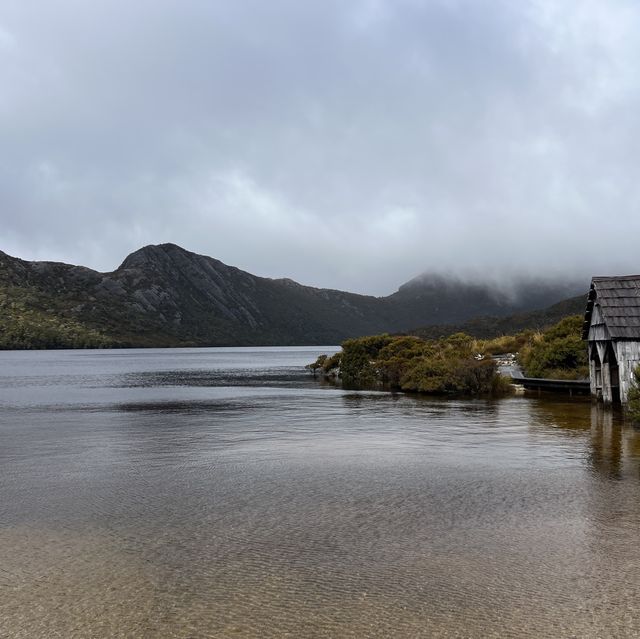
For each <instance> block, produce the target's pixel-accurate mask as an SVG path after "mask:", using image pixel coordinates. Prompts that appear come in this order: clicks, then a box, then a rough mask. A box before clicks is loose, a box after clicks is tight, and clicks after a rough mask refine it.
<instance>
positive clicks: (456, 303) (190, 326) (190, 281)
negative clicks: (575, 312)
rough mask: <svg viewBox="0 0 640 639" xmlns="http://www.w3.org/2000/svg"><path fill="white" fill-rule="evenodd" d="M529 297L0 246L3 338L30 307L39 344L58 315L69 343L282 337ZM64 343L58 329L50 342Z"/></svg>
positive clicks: (499, 305) (161, 251)
mask: <svg viewBox="0 0 640 639" xmlns="http://www.w3.org/2000/svg"><path fill="white" fill-rule="evenodd" d="M547 295H548V297H551V299H550V300H549V301H556V300H557V299H560V298H561V297H562V295H560V294H559V293H558V290H549V291H548V293H547ZM554 295H555V299H553V296H554ZM528 302H530V300H529V299H528V298H527V299H526V303H528ZM526 303H525V305H524V306H523V302H521V301H512V300H510V299H509V298H507V297H506V296H501V295H499V294H497V293H496V292H495V291H493V290H491V289H490V288H489V287H486V286H480V285H469V284H464V283H461V282H452V281H450V280H443V279H439V278H426V279H425V278H421V279H420V278H419V279H417V280H414V281H412V282H410V283H408V284H407V285H405V286H403V287H401V288H400V290H399V291H398V292H397V293H394V294H393V295H390V296H388V297H382V298H376V297H371V296H366V295H357V294H354V293H347V292H343V291H336V290H331V289H317V288H313V287H309V286H302V285H300V284H297V283H296V282H293V281H292V280H288V279H276V280H274V279H268V278H263V277H257V276H255V275H251V274H250V273H247V272H245V271H242V270H240V269H238V268H235V267H232V266H227V265H226V264H223V263H222V262H220V261H219V260H215V259H213V258H211V257H206V256H203V255H197V254H195V253H191V252H189V251H186V250H185V249H182V248H180V247H179V246H176V245H175V244H162V245H158V246H146V247H144V248H141V249H140V250H138V251H136V252H134V253H132V254H131V255H129V256H128V257H127V258H126V259H125V260H124V262H123V263H122V264H121V265H120V266H119V267H118V268H117V269H116V270H115V271H113V272H111V273H98V272H96V271H93V270H91V269H88V268H85V267H81V266H72V265H68V264H61V263H56V262H26V261H24V260H20V259H18V258H14V257H10V256H8V255H6V254H4V253H1V252H0V310H2V317H4V319H3V320H2V319H0V345H1V344H4V346H5V347H7V346H12V345H13V346H14V347H23V346H24V345H25V344H28V343H29V336H28V335H25V334H23V335H22V337H21V338H20V339H22V341H20V340H19V339H18V340H17V341H16V337H15V336H16V335H18V336H20V331H21V330H22V328H24V319H23V320H20V317H22V318H24V317H26V316H27V315H29V314H30V315H29V316H30V317H31V320H30V322H31V323H28V322H27V324H28V326H30V327H31V328H30V329H29V330H30V331H31V333H30V334H31V335H33V331H35V332H36V333H37V329H38V326H40V325H42V326H45V327H47V326H48V327H49V328H47V329H46V330H44V329H43V330H44V333H43V335H44V337H43V336H40V337H38V339H37V340H36V342H37V345H36V346H37V347H38V346H41V345H42V341H44V342H46V341H47V339H48V338H47V337H46V335H48V334H49V333H51V334H52V335H53V333H55V326H57V325H60V326H62V327H66V328H65V331H67V333H69V331H70V334H72V335H75V337H74V338H73V339H70V338H67V344H68V345H69V346H76V345H124V346H185V345H198V346H200V345H219V346H222V345H269V344H282V345H286V344H329V343H337V342H340V341H342V340H344V339H346V338H348V337H354V336H359V335H366V334H374V333H381V332H386V331H389V332H397V331H403V330H407V329H409V328H410V327H412V326H418V325H425V324H433V323H436V322H438V323H449V322H456V321H464V320H466V319H468V318H470V317H474V316H477V315H479V314H484V313H490V314H496V315H505V314H507V313H510V312H514V311H516V310H521V309H522V308H525V307H526ZM3 322H4V323H3ZM21 322H22V324H21ZM49 329H50V330H49ZM23 333H24V331H23ZM3 335H4V341H2V337H3ZM8 335H13V336H14V337H13V338H11V339H9V338H8V337H7V336H8ZM64 344H65V339H63V338H56V339H54V340H53V344H52V345H54V346H59V345H64Z"/></svg>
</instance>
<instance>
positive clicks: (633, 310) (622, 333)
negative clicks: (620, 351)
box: [582, 275, 640, 340]
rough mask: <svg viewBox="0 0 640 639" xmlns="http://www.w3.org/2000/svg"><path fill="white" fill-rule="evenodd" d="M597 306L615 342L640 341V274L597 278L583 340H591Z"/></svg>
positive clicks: (585, 319)
mask: <svg viewBox="0 0 640 639" xmlns="http://www.w3.org/2000/svg"><path fill="white" fill-rule="evenodd" d="M594 305H597V306H599V307H600V312H601V313H602V316H603V318H604V320H605V322H606V324H607V329H608V330H609V334H610V335H611V338H612V339H631V340H640V275H625V276H620V277H594V278H593V279H592V280H591V290H590V291H589V297H588V298H587V310H586V311H585V316H584V324H583V325H582V339H587V336H588V334H589V326H590V325H591V314H592V312H593V307H594Z"/></svg>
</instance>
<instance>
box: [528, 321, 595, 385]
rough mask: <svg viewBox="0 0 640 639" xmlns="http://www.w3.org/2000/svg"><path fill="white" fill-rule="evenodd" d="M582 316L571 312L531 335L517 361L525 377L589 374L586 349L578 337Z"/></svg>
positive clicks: (579, 376) (573, 377)
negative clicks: (542, 330) (552, 324)
mask: <svg viewBox="0 0 640 639" xmlns="http://www.w3.org/2000/svg"><path fill="white" fill-rule="evenodd" d="M581 333H582V317H580V316H579V315H571V316H570V317H565V318H564V319H563V320H561V321H560V322H558V323H557V324H555V325H554V326H552V327H551V328H549V329H547V330H546V331H545V332H544V333H537V334H534V335H532V337H531V339H530V340H529V342H528V343H527V344H526V345H524V347H523V348H522V349H521V350H520V355H519V357H518V360H519V362H520V364H521V365H522V368H523V370H524V373H525V375H526V376H527V377H547V378H550V379H583V378H586V377H588V376H589V366H588V362H587V348H586V345H585V343H584V341H583V340H582V335H581Z"/></svg>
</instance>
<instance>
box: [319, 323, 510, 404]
mask: <svg viewBox="0 0 640 639" xmlns="http://www.w3.org/2000/svg"><path fill="white" fill-rule="evenodd" d="M477 353H478V342H477V340H475V339H474V338H472V337H470V336H469V335H465V334H464V333H456V334H454V335H451V336H449V337H447V338H444V339H440V340H435V341H425V340H423V339H420V338H417V337H407V336H401V337H391V336H389V335H374V336H372V337H364V338H361V339H351V340H347V341H346V342H344V344H343V345H342V355H341V359H340V373H341V377H342V382H343V384H344V385H345V386H346V387H352V388H353V387H355V388H370V387H379V386H386V387H387V388H390V389H392V390H394V389H395V390H405V391H415V392H421V393H435V394H446V393H456V394H466V395H480V394H488V393H501V392H504V391H505V390H506V389H507V388H508V385H505V383H504V380H503V379H502V378H501V377H500V375H498V373H497V371H496V365H495V362H494V361H493V360H492V359H490V358H486V359H484V358H480V359H477ZM334 357H335V356H334ZM327 366H328V360H327V359H326V358H323V359H322V360H321V361H317V362H316V363H315V364H312V365H310V368H311V369H312V370H317V369H318V368H322V369H323V370H325V374H326V369H327ZM314 367H315V368H314Z"/></svg>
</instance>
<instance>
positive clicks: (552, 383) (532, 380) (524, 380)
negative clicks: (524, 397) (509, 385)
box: [511, 375, 591, 395]
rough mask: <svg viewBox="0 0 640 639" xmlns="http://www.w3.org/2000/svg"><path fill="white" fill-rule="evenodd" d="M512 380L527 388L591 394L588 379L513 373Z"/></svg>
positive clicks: (573, 393)
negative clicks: (551, 377) (550, 377)
mask: <svg viewBox="0 0 640 639" xmlns="http://www.w3.org/2000/svg"><path fill="white" fill-rule="evenodd" d="M511 381H512V382H513V383H514V384H518V385H519V386H524V388H525V389H526V390H540V391H550V392H552V393H567V394H569V395H589V394H590V393H591V386H590V384H589V380H588V379H546V378H543V377H523V376H521V375H520V376H518V375H512V376H511Z"/></svg>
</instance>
